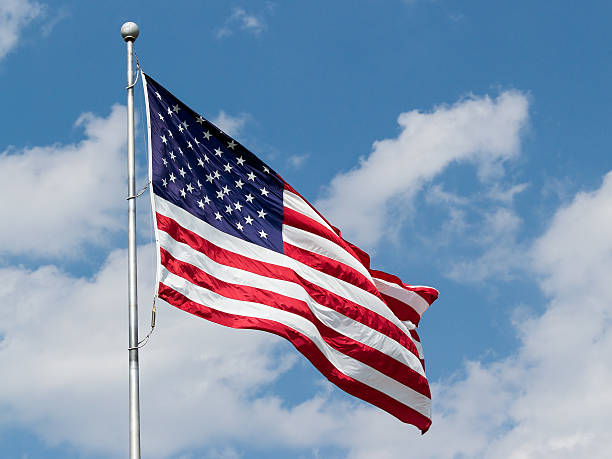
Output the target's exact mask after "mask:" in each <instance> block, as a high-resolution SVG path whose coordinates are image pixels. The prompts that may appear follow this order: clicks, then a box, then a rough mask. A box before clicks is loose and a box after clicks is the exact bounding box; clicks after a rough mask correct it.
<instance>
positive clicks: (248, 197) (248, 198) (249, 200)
mask: <svg viewBox="0 0 612 459" xmlns="http://www.w3.org/2000/svg"><path fill="white" fill-rule="evenodd" d="M253 199H254V198H253V195H252V194H251V193H249V194H247V195H246V200H247V202H253Z"/></svg>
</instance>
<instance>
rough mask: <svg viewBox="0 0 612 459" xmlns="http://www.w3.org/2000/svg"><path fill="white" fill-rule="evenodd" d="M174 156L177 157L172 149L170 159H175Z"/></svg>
mask: <svg viewBox="0 0 612 459" xmlns="http://www.w3.org/2000/svg"><path fill="white" fill-rule="evenodd" d="M174 158H176V155H175V154H174V152H172V151H171V152H170V159H171V160H172V161H174Z"/></svg>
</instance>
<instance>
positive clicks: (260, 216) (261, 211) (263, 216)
mask: <svg viewBox="0 0 612 459" xmlns="http://www.w3.org/2000/svg"><path fill="white" fill-rule="evenodd" d="M266 215H268V214H267V213H265V212H264V210H263V209H261V210H258V211H257V216H258V217H259V218H265V217H266Z"/></svg>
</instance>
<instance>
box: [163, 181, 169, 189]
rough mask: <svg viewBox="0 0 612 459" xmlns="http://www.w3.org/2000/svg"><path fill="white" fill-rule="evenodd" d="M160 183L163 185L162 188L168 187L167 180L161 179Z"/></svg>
mask: <svg viewBox="0 0 612 459" xmlns="http://www.w3.org/2000/svg"><path fill="white" fill-rule="evenodd" d="M162 185H164V188H167V187H168V180H166V179H162Z"/></svg>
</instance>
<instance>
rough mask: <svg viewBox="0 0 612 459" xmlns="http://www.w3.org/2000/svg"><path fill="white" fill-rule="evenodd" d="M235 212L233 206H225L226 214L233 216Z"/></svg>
mask: <svg viewBox="0 0 612 459" xmlns="http://www.w3.org/2000/svg"><path fill="white" fill-rule="evenodd" d="M233 210H234V209H232V206H225V212H226V213H228V214H231V213H232V211H233Z"/></svg>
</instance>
